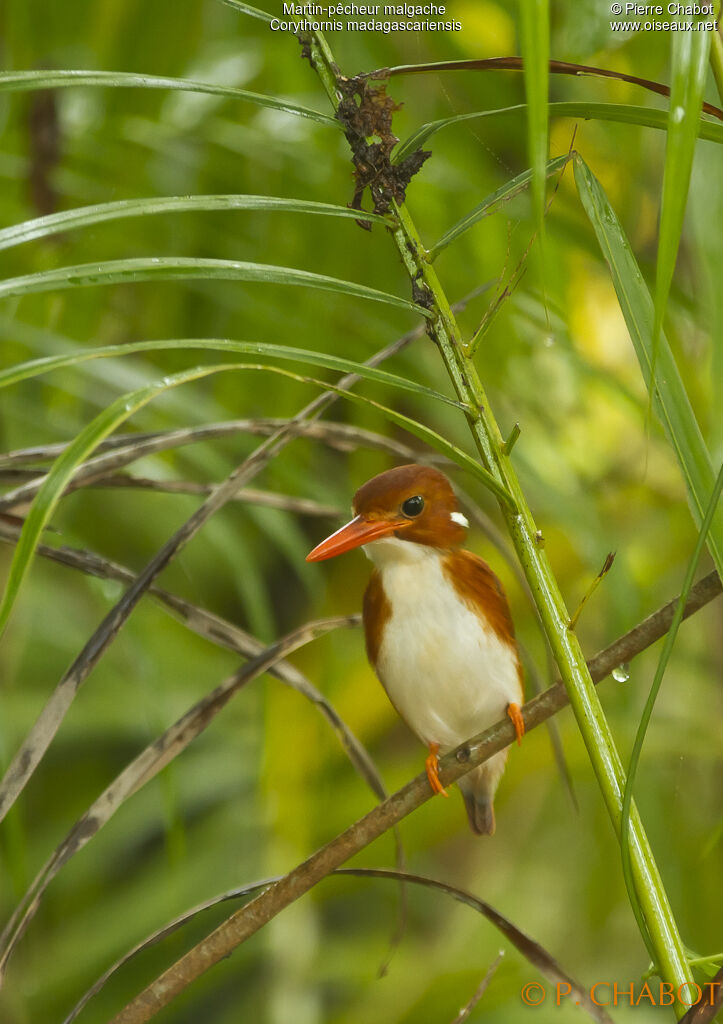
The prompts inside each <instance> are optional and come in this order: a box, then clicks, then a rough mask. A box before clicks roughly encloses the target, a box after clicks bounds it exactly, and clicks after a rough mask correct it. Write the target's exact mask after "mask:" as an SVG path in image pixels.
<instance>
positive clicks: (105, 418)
mask: <svg viewBox="0 0 723 1024" xmlns="http://www.w3.org/2000/svg"><path fill="white" fill-rule="evenodd" d="M238 368H239V364H234V363H227V364H223V365H219V366H205V367H204V366H201V367H195V368H194V369H192V370H183V371H182V372H180V373H176V374H174V375H173V376H170V377H164V378H163V379H162V380H160V381H156V382H155V383H153V384H149V385H147V386H146V387H143V388H139V389H138V390H137V391H132V392H129V393H128V394H125V395H121V396H120V398H117V399H116V400H115V401H114V402H112V403H111V405H109V406H108V408H107V409H104V410H103V412H101V413H100V414H99V415H98V416H96V417H95V419H93V420H92V421H91V422H90V423H89V424H88V425H87V426H86V427H85V428H84V429H83V430H81V432H80V433H79V434H78V436H77V437H76V438H75V440H74V441H73V442H72V443H71V444H70V445H68V447H67V448H66V450H65V451H64V452H63V454H62V455H60V456H59V457H58V458H57V459H56V461H55V463H54V464H53V466H52V468H51V469H50V471H49V473H48V474H47V476H46V477H45V478H44V480H43V482H42V484H41V486H40V487H39V489H38V492H37V495H36V496H35V499H34V501H33V503H32V505H31V506H30V509H29V511H28V514H27V517H26V519H25V523H24V524H23V528H22V532H21V534H20V538H19V540H18V544H17V547H16V549H15V554H14V556H13V560H12V562H11V564H10V571H9V573H8V579H7V584H6V586H5V590H4V592H3V595H2V599H1V600H0V633H1V632H2V631H3V630H4V628H5V626H6V624H7V621H8V617H9V615H10V612H11V610H12V607H13V604H14V603H15V599H16V597H17V595H18V591H19V590H20V585H21V584H22V581H23V580H24V578H25V576H26V575H27V573H28V570H29V569H30V564H31V562H32V559H33V555H34V554H35V549H36V547H37V545H38V541H39V540H40V537H41V535H42V532H43V530H44V529H45V527H46V526H47V524H48V522H49V521H50V518H51V516H52V515H53V512H54V511H55V508H56V506H57V504H58V502H59V501H60V498H61V496H62V494H63V492H64V491H65V488H66V487H67V485H68V483H69V482H70V480H71V479H72V477H73V473H74V472H75V470H76V468H77V467H78V466H79V465H80V463H81V462H83V460H84V459H86V458H87V457H88V455H89V454H90V453H91V452H92V451H93V450H94V449H95V448H96V446H97V445H98V444H99V443H100V442H101V441H102V440H103V439H104V438H106V437H107V436H108V435H109V434H110V433H112V432H113V431H114V430H115V429H116V428H117V427H119V426H120V425H121V424H122V423H125V421H126V420H127V419H128V418H129V417H130V416H132V415H133V413H135V412H137V411H138V410H139V409H141V408H143V406H144V405H147V404H148V403H149V402H151V401H152V400H153V399H154V398H156V397H157V396H158V395H161V394H163V392H164V391H168V390H169V389H170V388H174V387H179V386H180V385H181V384H187V383H188V382H189V381H193V380H199V379H200V378H202V377H208V376H210V375H211V374H214V373H222V372H225V371H227V370H232V369H238Z"/></svg>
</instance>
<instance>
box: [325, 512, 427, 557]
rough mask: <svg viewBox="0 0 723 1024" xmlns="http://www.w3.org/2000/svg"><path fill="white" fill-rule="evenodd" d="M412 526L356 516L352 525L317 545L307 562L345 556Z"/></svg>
mask: <svg viewBox="0 0 723 1024" xmlns="http://www.w3.org/2000/svg"><path fill="white" fill-rule="evenodd" d="M408 525H411V524H410V523H407V522H406V521H405V520H402V521H401V522H399V521H398V520H389V519H372V520H367V519H362V517H361V516H355V517H354V519H352V521H351V522H350V523H347V524H346V526H342V527H341V529H340V530H337V531H336V533H332V535H331V536H330V537H327V538H326V540H323V541H322V542H321V544H317V546H316V547H315V548H314V550H313V551H310V552H309V554H308V555H307V556H306V561H307V562H323V561H324V559H325V558H333V557H334V556H335V555H343V554H344V552H345V551H352V550H353V549H354V548H358V547H361V545H362V544H368V543H369V541H372V540H379V538H380V537H388V536H389V535H390V534H391V533H394V532H395V531H396V530H401V529H403V528H404V527H405V526H408Z"/></svg>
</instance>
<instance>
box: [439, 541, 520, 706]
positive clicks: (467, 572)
mask: <svg viewBox="0 0 723 1024" xmlns="http://www.w3.org/2000/svg"><path fill="white" fill-rule="evenodd" d="M442 571H443V572H444V574H445V576H446V577H447V579H448V580H449V582H450V583H451V584H452V586H453V587H454V589H455V590H456V591H457V593H458V594H459V596H460V597H461V598H462V600H463V601H464V602H465V604H467V605H468V606H469V607H470V608H472V609H473V610H474V611H476V612H477V614H478V615H480V616H481V617H483V618H484V619H485V621H486V622H487V624H488V625H489V627H490V629H491V630H492V631H493V632H494V633H496V634H497V636H498V637H499V638H500V640H502V641H503V643H507V644H509V645H510V646H511V647H512V648H513V649H514V651H515V654H516V655H517V665H518V671H519V676H520V693H523V689H522V666H521V665H520V657H519V651H518V650H517V642H516V640H515V626H514V623H513V622H512V615H511V614H510V606H509V604H508V603H507V596H506V594H505V590H504V587H503V586H502V584H501V583H500V581H499V579H498V578H497V576H495V574H494V573H493V572H492V570H491V569H490V567H489V566H488V565H487V563H486V562H485V561H483V560H482V559H481V558H478V556H477V555H474V554H472V552H471V551H450V552H449V554H448V555H447V556H446V557H445V558H444V559H443V561H442Z"/></svg>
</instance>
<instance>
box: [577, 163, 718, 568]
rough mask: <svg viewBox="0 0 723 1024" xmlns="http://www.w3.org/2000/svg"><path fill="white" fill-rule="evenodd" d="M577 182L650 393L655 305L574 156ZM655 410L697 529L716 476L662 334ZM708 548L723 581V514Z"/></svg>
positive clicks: (608, 210)
mask: <svg viewBox="0 0 723 1024" xmlns="http://www.w3.org/2000/svg"><path fill="white" fill-rule="evenodd" d="M574 159H575V181H576V182H577V188H578V192H579V194H580V199H581V200H582V204H583V206H584V208H585V212H586V213H587V215H588V217H589V218H590V223H591V224H592V226H593V229H594V230H595V234H596V235H597V239H598V243H599V245H600V249H601V250H602V254H603V256H604V257H605V260H606V262H607V264H608V267H609V268H610V273H611V275H612V279H613V284H614V286H615V291H616V293H617V296H618V302H619V303H620V308H621V310H622V313H623V316H624V317H625V322H626V324H627V327H628V332H629V334H630V338H631V340H632V342H633V346H634V348H635V354H636V355H637V357H638V362H639V363H640V368H641V370H642V373H643V378H644V380H645V382H646V385H648V387H650V382H651V370H652V364H653V322H654V311H653V300H652V299H651V297H650V292H649V291H648V289H647V286H646V284H645V281H644V280H643V276H642V274H641V273H640V268H639V267H638V264H637V262H636V260H635V256H634V254H633V251H632V249H631V247H630V243H629V242H628V240H627V238H626V236H625V232H624V231H623V229H622V227H621V225H620V222H619V221H618V219H617V217H616V215H615V211H614V210H613V208H612V207H611V205H610V203H609V201H608V198H607V196H606V195H605V192H604V190H603V188H602V186H601V185H600V182H599V181H598V180H597V178H596V177H595V175H594V174H593V173H592V171H591V170H590V168H589V167H588V166H587V164H586V163H585V161H584V160H583V159H582V157H580V156H579V155H577V154H576V156H575V158H574ZM654 380H655V387H654V394H653V407H654V409H655V411H656V413H657V415H658V416H659V418H660V420H661V422H662V424H663V428H664V430H665V433H666V435H667V437H668V440H669V442H670V444H671V445H672V446H673V449H674V451H675V454H676V457H677V459H678V463H679V465H680V468H681V471H682V474H683V479H684V480H685V486H686V489H687V492H688V504H689V506H690V509H691V512H692V514H693V520H694V522H695V524H696V526H697V527H698V529H700V527H701V524H702V522H703V517H704V515H705V510H706V506H707V504H708V499H709V497H710V494H711V491H712V490H713V481H714V479H715V474H714V472H713V467H712V465H711V461H710V455H709V454H708V450H707V448H706V445H705V442H704V440H703V436H702V434H701V432H700V427H699V426H698V422H697V420H696V418H695V413H694V412H693V408H692V406H691V404H690V400H689V398H688V395H687V393H686V390H685V387H684V385H683V382H682V380H681V378H680V374H679V373H678V367H677V365H676V362H675V359H674V358H673V353H672V352H671V350H670V347H669V345H668V342H667V340H666V338H665V335H664V334H661V336H660V347H659V354H658V361H657V365H656V366H655V377H654ZM708 547H709V549H710V553H711V555H712V557H713V561H714V563H715V566H716V569H717V570H718V572H719V573H720V574H721V576H722V577H723V513H722V512H721V509H718V510H717V513H716V515H715V517H714V520H713V525H712V527H711V529H710V533H709V535H708Z"/></svg>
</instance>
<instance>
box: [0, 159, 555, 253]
mask: <svg viewBox="0 0 723 1024" xmlns="http://www.w3.org/2000/svg"><path fill="white" fill-rule="evenodd" d="M568 159H569V158H568V157H567V156H557V157H555V159H554V160H550V162H549V163H548V164H547V166H546V168H545V176H546V177H548V178H549V177H550V176H551V175H553V174H555V172H556V171H559V170H560V169H561V168H562V167H564V166H565V164H566V163H567V161H568ZM531 178H532V170H527V171H523V172H522V173H521V174H518V175H516V176H515V177H514V178H511V179H510V180H509V181H507V182H505V184H504V185H501V186H500V187H499V188H498V189H497V190H496V191H495V192H492V193H491V195H488V196H487V197H486V198H485V199H483V200H482V202H481V203H480V204H479V205H478V206H475V208H474V209H473V210H470V212H469V213H467V214H465V216H464V217H462V219H461V220H459V221H457V223H456V224H455V225H454V226H453V227H451V228H450V229H449V231H446V232H445V233H444V234H443V235H442V237H441V238H440V239H439V241H438V242H435V243H434V245H433V246H432V247H431V248H430V249H429V257H430V259H432V260H434V259H435V258H436V257H437V256H438V255H439V253H440V252H441V251H442V249H446V248H447V246H448V245H450V244H451V243H452V242H456V240H457V239H458V238H459V237H460V235H463V234H464V233H465V231H469V229H470V228H471V227H473V226H474V225H475V224H476V223H477V222H478V221H480V220H482V218H483V217H489V216H491V214H493V213H497V211H498V209H499V207H500V206H501V205H502V203H506V202H507V201H508V200H509V199H512V198H513V196H516V195H519V193H520V192H523V191H524V190H525V189H526V188H527V186H528V185H529V184H530V180H531ZM0 240H2V232H0Z"/></svg>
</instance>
